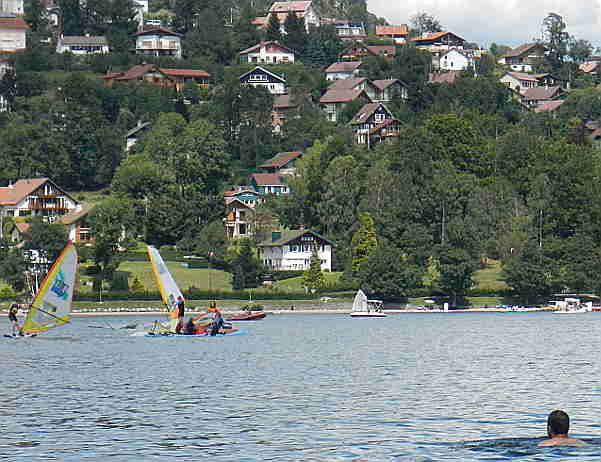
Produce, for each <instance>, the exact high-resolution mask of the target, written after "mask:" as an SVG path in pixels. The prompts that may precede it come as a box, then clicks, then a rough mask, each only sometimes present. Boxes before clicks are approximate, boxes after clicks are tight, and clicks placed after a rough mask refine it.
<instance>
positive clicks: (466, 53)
mask: <svg viewBox="0 0 601 462" xmlns="http://www.w3.org/2000/svg"><path fill="white" fill-rule="evenodd" d="M453 52H455V53H458V54H460V55H461V56H463V57H464V58H466V59H468V60H469V59H472V57H471V56H470V54H469V53H468V52H467V51H465V50H460V49H458V48H451V49H449V50H447V51H446V52H445V53H444V54H442V55H441V56H440V57H441V59H442V58H443V57H445V56H446V55H448V54H449V53H453Z"/></svg>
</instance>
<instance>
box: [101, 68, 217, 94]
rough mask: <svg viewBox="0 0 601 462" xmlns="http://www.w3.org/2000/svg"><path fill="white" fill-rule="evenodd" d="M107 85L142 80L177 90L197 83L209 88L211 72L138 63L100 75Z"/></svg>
mask: <svg viewBox="0 0 601 462" xmlns="http://www.w3.org/2000/svg"><path fill="white" fill-rule="evenodd" d="M100 79H102V80H104V81H105V84H106V85H107V86H109V87H110V86H113V85H114V84H115V83H131V82H144V83H149V84H151V85H155V86H159V87H175V89H176V90H177V91H182V90H183V89H184V88H186V87H189V86H192V85H197V86H198V87H200V88H209V82H210V79H211V74H209V73H208V72H206V71H203V70H200V69H166V68H159V67H157V66H156V65H155V64H139V65H137V66H134V67H132V68H131V69H130V70H128V71H127V72H114V73H111V74H106V75H103V76H101V77H100Z"/></svg>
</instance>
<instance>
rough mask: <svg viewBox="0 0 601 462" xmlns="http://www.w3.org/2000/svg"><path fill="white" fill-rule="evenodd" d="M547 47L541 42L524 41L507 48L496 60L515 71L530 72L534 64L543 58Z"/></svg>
mask: <svg viewBox="0 0 601 462" xmlns="http://www.w3.org/2000/svg"><path fill="white" fill-rule="evenodd" d="M546 52H547V48H546V47H545V46H544V45H543V44H542V43H525V44H523V45H520V46H519V47H517V48H514V49H513V50H509V51H508V52H507V53H505V54H504V55H503V56H501V57H500V58H499V60H498V61H497V62H498V63H499V64H501V65H503V66H509V67H510V68H511V70H513V71H517V72H532V71H533V69H534V66H535V65H536V64H539V63H541V62H542V60H543V59H544V58H545V54H546Z"/></svg>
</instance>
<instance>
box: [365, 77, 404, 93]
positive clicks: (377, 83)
mask: <svg viewBox="0 0 601 462" xmlns="http://www.w3.org/2000/svg"><path fill="white" fill-rule="evenodd" d="M397 82H398V83H399V84H401V85H403V83H402V82H401V81H400V80H399V79H386V80H373V81H372V82H371V83H373V84H374V85H375V86H376V87H378V88H379V89H380V90H382V91H383V90H386V89H387V88H388V87H389V86H391V85H394V84H395V83H397Z"/></svg>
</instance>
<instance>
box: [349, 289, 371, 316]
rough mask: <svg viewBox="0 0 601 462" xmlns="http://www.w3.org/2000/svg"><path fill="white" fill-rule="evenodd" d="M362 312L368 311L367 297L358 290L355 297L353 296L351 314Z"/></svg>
mask: <svg viewBox="0 0 601 462" xmlns="http://www.w3.org/2000/svg"><path fill="white" fill-rule="evenodd" d="M363 311H365V312H367V311H369V310H368V308H367V295H365V293H363V291H362V290H361V289H359V290H358V291H357V295H355V300H354V301H353V313H358V312H363Z"/></svg>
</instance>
